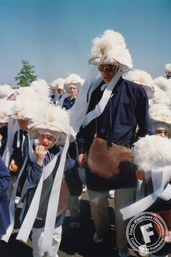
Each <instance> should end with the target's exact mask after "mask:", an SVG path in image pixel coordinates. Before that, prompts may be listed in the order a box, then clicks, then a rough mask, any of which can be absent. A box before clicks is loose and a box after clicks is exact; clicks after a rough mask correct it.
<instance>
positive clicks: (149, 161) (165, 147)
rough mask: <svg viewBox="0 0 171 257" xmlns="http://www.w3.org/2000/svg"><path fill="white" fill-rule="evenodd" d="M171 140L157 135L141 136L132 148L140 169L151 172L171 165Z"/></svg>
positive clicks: (135, 162)
mask: <svg viewBox="0 0 171 257" xmlns="http://www.w3.org/2000/svg"><path fill="white" fill-rule="evenodd" d="M170 153H171V140H169V139H168V138H164V137H161V136H157V135H152V136H149V135H147V136H145V137H142V138H140V139H139V140H138V141H137V142H136V143H134V147H133V149H132V154H133V162H134V164H136V165H137V167H138V170H143V171H144V172H149V171H150V170H159V169H160V168H163V167H164V166H171V154H170Z"/></svg>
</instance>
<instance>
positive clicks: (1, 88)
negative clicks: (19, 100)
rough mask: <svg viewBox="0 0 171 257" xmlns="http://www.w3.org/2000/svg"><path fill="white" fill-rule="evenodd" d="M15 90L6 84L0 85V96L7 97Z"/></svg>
mask: <svg viewBox="0 0 171 257" xmlns="http://www.w3.org/2000/svg"><path fill="white" fill-rule="evenodd" d="M14 92H15V90H14V89H13V88H12V87H11V86H10V85H7V84H4V85H0V98H5V97H9V96H10V95H12V94H13V93H14Z"/></svg>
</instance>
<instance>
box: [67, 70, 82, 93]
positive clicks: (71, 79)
mask: <svg viewBox="0 0 171 257" xmlns="http://www.w3.org/2000/svg"><path fill="white" fill-rule="evenodd" d="M83 81H84V80H83V79H82V78H81V77H80V76H79V75H78V74H70V75H69V76H68V77H67V78H66V79H65V83H64V88H65V91H66V92H67V93H69V88H70V87H71V86H72V87H76V88H77V89H78V90H80V87H81V85H82V84H83Z"/></svg>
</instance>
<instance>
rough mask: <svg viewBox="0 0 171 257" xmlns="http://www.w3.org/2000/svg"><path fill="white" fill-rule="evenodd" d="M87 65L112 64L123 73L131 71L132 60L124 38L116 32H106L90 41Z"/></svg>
mask: <svg viewBox="0 0 171 257" xmlns="http://www.w3.org/2000/svg"><path fill="white" fill-rule="evenodd" d="M92 43H93V44H92V48H91V51H90V58H89V63H91V64H96V65H98V64H103V63H106V64H114V65H118V66H122V69H123V70H124V71H126V70H129V69H132V67H133V65H132V58H131V55H130V53H129V51H128V49H126V44H125V40H124V37H123V36H122V35H121V34H120V33H119V32H116V31H113V30H106V31H105V32H104V34H103V35H101V36H99V37H96V38H95V39H94V40H93V41H92Z"/></svg>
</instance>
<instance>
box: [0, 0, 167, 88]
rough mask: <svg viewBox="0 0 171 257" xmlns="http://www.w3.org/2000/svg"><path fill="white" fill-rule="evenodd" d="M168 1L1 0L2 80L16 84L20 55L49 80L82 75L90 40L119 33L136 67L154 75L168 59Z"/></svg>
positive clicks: (0, 43)
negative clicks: (109, 30) (104, 33)
mask: <svg viewBox="0 0 171 257" xmlns="http://www.w3.org/2000/svg"><path fill="white" fill-rule="evenodd" d="M170 24H171V0H0V85H2V84H11V85H13V86H15V85H16V82H15V76H16V75H17V73H18V72H19V71H20V69H21V67H22V64H21V60H26V61H28V62H29V63H30V65H33V66H35V68H34V70H35V73H36V75H37V76H38V77H39V78H41V79H45V80H46V81H47V82H48V83H51V82H52V81H53V80H55V79H57V78H59V77H62V78H66V77H67V76H68V75H69V74H71V73H76V74H79V75H80V76H81V77H82V78H85V77H86V75H87V72H88V58H89V53H90V48H91V44H92V40H93V39H94V38H95V37H96V36H97V35H100V34H103V32H104V31H105V30H106V29H113V30H115V31H118V32H120V33H121V34H122V35H123V36H124V38H125V41H126V44H127V48H128V49H129V51H130V54H131V56H132V59H133V66H134V68H135V69H141V70H144V71H147V72H148V73H150V74H151V76H152V77H153V78H155V77H158V76H161V75H163V76H164V75H165V64H166V63H171V32H170Z"/></svg>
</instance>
